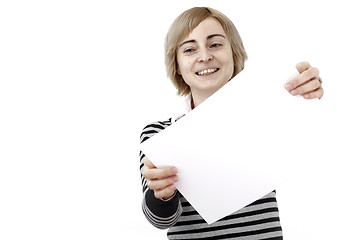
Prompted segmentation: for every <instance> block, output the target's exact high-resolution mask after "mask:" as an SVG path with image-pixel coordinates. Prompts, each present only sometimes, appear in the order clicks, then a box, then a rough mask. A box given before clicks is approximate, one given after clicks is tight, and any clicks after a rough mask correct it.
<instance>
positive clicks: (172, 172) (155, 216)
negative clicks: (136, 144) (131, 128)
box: [140, 123, 182, 229]
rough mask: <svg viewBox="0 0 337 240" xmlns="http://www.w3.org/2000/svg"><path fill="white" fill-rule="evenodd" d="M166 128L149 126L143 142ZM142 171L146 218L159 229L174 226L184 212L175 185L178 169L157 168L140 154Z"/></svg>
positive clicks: (144, 133)
mask: <svg viewBox="0 0 337 240" xmlns="http://www.w3.org/2000/svg"><path fill="white" fill-rule="evenodd" d="M164 127H165V126H164ZM164 127H163V128H162V125H161V124H160V123H159V124H150V125H148V126H147V127H145V128H144V130H143V133H142V135H141V142H143V141H145V140H146V139H148V138H149V137H151V136H153V135H154V134H156V133H157V132H159V131H161V130H163V129H164ZM140 171H141V173H142V175H141V179H142V186H143V202H142V209H143V212H144V215H145V217H146V218H147V219H148V221H149V222H150V223H151V224H152V225H153V226H155V227H157V228H161V229H165V228H169V227H171V226H173V225H174V224H175V223H176V222H177V220H178V218H179V217H180V215H181V212H182V207H181V204H180V200H179V198H180V194H179V192H177V190H176V188H175V187H174V185H173V183H174V182H176V181H177V180H178V179H177V176H176V173H177V170H176V168H174V167H170V168H156V167H155V166H154V165H153V164H152V162H151V161H150V160H149V159H148V158H147V157H146V156H145V155H144V154H143V153H142V152H140ZM149 179H151V181H149ZM164 199H165V200H164Z"/></svg>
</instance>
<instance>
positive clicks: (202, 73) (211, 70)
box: [197, 68, 217, 76]
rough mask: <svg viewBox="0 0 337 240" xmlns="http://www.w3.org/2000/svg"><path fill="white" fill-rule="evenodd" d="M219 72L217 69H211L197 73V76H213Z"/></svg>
mask: <svg viewBox="0 0 337 240" xmlns="http://www.w3.org/2000/svg"><path fill="white" fill-rule="evenodd" d="M216 71H217V68H210V69H205V70H202V71H201V72H197V74H198V75H199V76H203V75H206V74H211V73H214V72H216Z"/></svg>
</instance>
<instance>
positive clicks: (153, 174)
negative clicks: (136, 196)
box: [142, 167, 178, 180]
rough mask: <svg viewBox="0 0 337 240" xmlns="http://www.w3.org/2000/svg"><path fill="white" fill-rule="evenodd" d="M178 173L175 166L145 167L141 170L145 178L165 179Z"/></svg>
mask: <svg viewBox="0 0 337 240" xmlns="http://www.w3.org/2000/svg"><path fill="white" fill-rule="evenodd" d="M177 173H178V170H177V168H176V167H166V168H152V169H150V168H145V169H144V170H143V173H142V174H143V176H144V177H145V178H146V179H151V180H153V179H165V178H168V177H171V176H174V175H176V174H177Z"/></svg>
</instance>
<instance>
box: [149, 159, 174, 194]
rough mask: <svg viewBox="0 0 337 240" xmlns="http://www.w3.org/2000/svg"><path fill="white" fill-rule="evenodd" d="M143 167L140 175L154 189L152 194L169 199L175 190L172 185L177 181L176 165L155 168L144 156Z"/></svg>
mask: <svg viewBox="0 0 337 240" xmlns="http://www.w3.org/2000/svg"><path fill="white" fill-rule="evenodd" d="M143 163H144V168H143V171H142V175H143V176H144V178H146V180H147V181H148V183H147V185H148V187H149V188H150V189H152V190H153V191H154V196H155V197H156V198H158V199H164V200H166V199H169V198H171V197H172V196H173V195H174V194H175V191H176V187H175V186H174V185H173V184H174V183H175V182H177V181H178V176H177V173H178V169H177V168H176V167H167V168H156V167H155V166H154V165H153V163H152V162H151V161H150V160H149V159H148V158H147V157H145V158H144V161H143Z"/></svg>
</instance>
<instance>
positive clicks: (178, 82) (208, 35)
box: [140, 7, 323, 240]
mask: <svg viewBox="0 0 337 240" xmlns="http://www.w3.org/2000/svg"><path fill="white" fill-rule="evenodd" d="M165 51H166V54H165V63H166V69H167V74H168V76H169V78H170V79H171V80H172V82H173V84H174V85H175V86H176V88H177V90H178V94H179V95H181V96H188V97H187V103H188V106H189V110H192V109H193V108H195V107H197V106H198V105H199V104H201V103H202V102H203V101H204V100H206V99H207V98H208V97H209V96H211V95H212V94H213V93H214V92H216V91H217V90H218V89H220V88H221V87H222V86H224V85H225V84H226V83H227V82H228V81H230V80H231V79H232V78H233V77H234V76H235V75H236V74H238V73H239V72H240V71H241V70H242V69H243V68H244V63H245V60H246V59H247V54H246V52H245V49H244V46H243V43H242V40H241V37H240V35H239V33H238V31H237V29H236V28H235V26H234V24H233V23H232V22H231V21H230V20H229V19H228V18H227V17H226V16H225V15H223V14H222V13H221V12H219V11H217V10H214V9H211V8H205V7H198V8H192V9H189V10H187V11H185V12H183V13H182V14H181V15H180V16H178V18H177V19H176V20H175V21H174V22H173V23H172V25H171V28H170V29H169V31H168V33H167V37H166V42H165ZM296 67H297V70H298V72H299V73H300V75H299V76H298V77H296V78H295V79H293V80H292V81H290V82H289V83H288V84H287V85H286V89H287V90H288V91H289V92H290V93H291V94H292V95H302V96H303V97H304V98H307V99H313V98H321V97H322V96H323V89H322V86H321V81H320V78H319V72H318V69H317V68H313V67H311V66H310V64H309V63H307V62H301V63H298V64H297V65H296ZM177 120H178V118H177V119H168V120H166V121H158V122H155V123H152V124H149V125H148V126H146V127H145V128H144V130H143V132H142V135H141V142H144V141H146V140H147V139H148V138H149V137H151V136H153V135H154V134H156V133H158V132H159V131H161V130H163V129H165V128H166V127H168V126H170V125H171V124H172V123H173V122H174V121H177ZM140 164H141V165H140V170H141V173H142V184H143V193H144V199H143V212H144V214H145V216H146V218H147V219H148V220H149V222H150V223H151V224H153V225H154V226H155V227H158V228H162V229H165V228H168V229H169V230H168V233H167V236H168V239H237V240H243V239H270V240H271V239H273V240H276V239H283V237H282V228H281V224H280V219H279V212H278V206H277V201H276V192H275V191H273V192H271V193H269V194H267V195H266V196H264V197H263V198H261V199H259V200H257V201H255V202H254V203H252V204H250V205H248V206H246V207H244V208H243V209H240V210H238V211H237V212H235V213H233V214H231V215H229V216H227V217H225V218H223V219H221V220H219V221H217V222H215V223H213V224H211V225H208V224H207V223H206V222H205V221H204V220H203V219H202V217H201V216H200V215H199V214H198V213H197V212H196V211H195V209H194V208H193V206H191V205H190V204H189V202H188V201H187V200H186V199H185V198H184V196H182V194H180V193H179V192H178V191H177V189H176V188H175V186H174V183H175V182H177V181H179V178H178V175H177V173H178V169H177V168H176V167H174V166H172V167H167V168H156V167H155V166H154V165H153V164H152V162H151V161H150V159H148V158H147V157H146V156H145V155H144V154H143V153H142V152H141V153H140Z"/></svg>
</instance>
